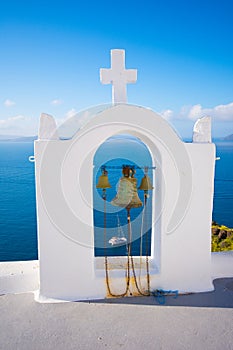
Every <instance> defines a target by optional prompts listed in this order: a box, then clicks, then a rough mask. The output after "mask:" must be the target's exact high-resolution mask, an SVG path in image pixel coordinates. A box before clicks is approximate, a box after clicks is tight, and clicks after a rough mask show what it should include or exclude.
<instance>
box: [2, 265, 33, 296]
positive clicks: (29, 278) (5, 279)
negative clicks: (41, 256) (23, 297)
mask: <svg viewBox="0 0 233 350" xmlns="http://www.w3.org/2000/svg"><path fill="white" fill-rule="evenodd" d="M38 288H39V261H38V260H32V261H13V262H0V294H11V293H26V292H30V291H35V290H37V289H38Z"/></svg>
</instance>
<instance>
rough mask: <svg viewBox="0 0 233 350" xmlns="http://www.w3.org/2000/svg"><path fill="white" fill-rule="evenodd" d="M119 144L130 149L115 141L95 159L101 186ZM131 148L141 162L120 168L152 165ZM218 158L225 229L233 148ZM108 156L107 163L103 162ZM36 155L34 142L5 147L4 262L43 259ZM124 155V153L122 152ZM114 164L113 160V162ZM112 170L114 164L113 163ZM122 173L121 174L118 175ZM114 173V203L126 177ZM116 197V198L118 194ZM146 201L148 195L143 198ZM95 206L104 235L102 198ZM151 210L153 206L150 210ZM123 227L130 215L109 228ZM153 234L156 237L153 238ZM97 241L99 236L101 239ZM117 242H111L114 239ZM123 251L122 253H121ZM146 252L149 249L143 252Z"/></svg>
mask: <svg viewBox="0 0 233 350" xmlns="http://www.w3.org/2000/svg"><path fill="white" fill-rule="evenodd" d="M116 142H118V144H120V147H121V149H122V150H123V149H125V148H126V147H125V145H124V143H123V141H122V140H119V139H118V140H117V139H115V140H113V142H112V143H111V142H110V141H108V144H106V145H105V146H103V149H102V151H101V149H99V151H98V152H99V154H98V155H97V157H96V158H95V163H96V167H95V169H96V172H94V178H95V181H97V179H98V176H99V175H100V171H99V165H101V164H103V161H104V162H105V163H106V161H105V159H106V153H107V152H109V153H110V155H111V156H113V155H114V151H113V148H114V147H113V146H114V145H115V144H116ZM125 142H127V148H129V147H128V146H130V147H131V149H132V147H133V149H134V150H135V147H137V148H136V151H135V152H134V154H136V155H137V156H138V161H137V162H135V160H134V161H133V162H132V163H129V162H130V161H131V160H130V159H129V157H127V154H120V156H118V157H117V155H115V156H114V157H112V158H114V159H115V161H114V165H115V164H116V160H117V162H118V163H119V164H125V163H129V164H136V163H138V164H139V165H145V164H147V165H148V163H149V162H150V159H149V158H148V159H146V157H147V155H146V156H145V154H146V153H145V150H144V148H143V147H144V145H143V144H140V143H135V140H133V139H131V140H127V141H125ZM216 146H217V156H218V157H220V158H221V159H220V160H218V161H217V162H216V174H215V195H214V209H213V220H215V221H217V222H218V223H220V224H224V225H227V226H229V227H233V171H232V168H233V142H216ZM103 154H104V157H105V158H104V157H103ZM31 155H33V142H25V143H16V142H12V143H9V142H0V261H17V260H33V259H37V257H38V255H37V231H36V200H35V178H34V163H31V162H29V161H28V157H29V156H31ZM118 155H119V152H118ZM109 158H111V157H110V156H109ZM108 165H109V166H112V165H113V163H111V160H109V162H108ZM117 171H118V170H117ZM110 173H111V172H110V171H109V180H110V181H112V182H113V183H114V186H113V187H112V189H111V190H110V192H109V198H111V199H113V198H114V196H115V194H116V186H115V185H116V184H115V182H116V178H119V177H120V176H121V174H120V173H119V172H118V173H117V172H115V173H114V172H112V175H111V174H110ZM142 176H143V173H140V170H139V171H138V172H137V177H139V179H140V178H142ZM114 191H115V192H114ZM139 195H140V198H141V200H143V195H142V194H139ZM95 196H96V198H94V203H96V209H95V211H94V219H95V226H96V227H95V232H98V230H102V224H101V223H102V222H103V217H102V216H103V213H102V211H101V210H100V209H99V208H100V206H101V205H102V204H101V201H100V199H99V198H100V196H101V193H100V192H99V191H98V192H96V193H95ZM148 208H149V209H148V210H150V205H148ZM132 213H133V214H132V215H134V216H135V217H136V216H137V215H139V213H140V209H135V210H132ZM118 217H119V220H120V223H121V224H123V225H124V224H125V223H126V221H125V220H126V216H125V213H124V211H121V212H119V213H117V215H115V216H114V215H113V216H112V218H111V217H110V216H108V223H107V224H108V225H109V227H110V226H111V225H113V226H114V227H116V226H117V220H118ZM149 234H150V232H149ZM96 236H97V235H96ZM108 238H111V237H108ZM99 243H100V242H96V245H97V246H96V249H95V253H96V254H97V255H98V254H100V255H101V248H98V245H100V246H101V243H100V244H99ZM117 249H118V253H119V254H120V255H124V254H125V250H124V249H125V248H122V247H120V248H117ZM119 249H120V250H119ZM133 249H134V251H135V254H137V251H138V244H137V242H136V243H135V246H134V247H133ZM143 249H144V250H145V246H144V247H143Z"/></svg>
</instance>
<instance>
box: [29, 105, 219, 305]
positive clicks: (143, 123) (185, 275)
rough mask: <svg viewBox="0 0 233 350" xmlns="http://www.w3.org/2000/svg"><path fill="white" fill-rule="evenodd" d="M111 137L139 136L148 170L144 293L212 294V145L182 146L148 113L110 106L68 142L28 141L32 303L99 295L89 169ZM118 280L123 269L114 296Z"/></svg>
mask: <svg viewBox="0 0 233 350" xmlns="http://www.w3.org/2000/svg"><path fill="white" fill-rule="evenodd" d="M118 133H129V134H131V135H134V136H137V137H138V138H140V139H141V140H142V141H143V142H144V143H145V144H146V145H147V147H148V148H149V150H150V152H151V155H152V161H153V165H155V166H156V174H155V188H156V191H154V194H153V199H152V202H153V226H152V241H153V242H152V256H151V258H150V265H151V266H150V267H151V289H158V288H162V289H166V290H179V292H200V291H208V290H212V289H213V284H212V275H211V253H210V245H211V215H212V203H213V183H214V166H215V145H214V144H211V143H206V144H201V143H195V144H186V143H183V142H182V141H181V140H180V139H179V137H178V136H177V135H176V133H175V132H174V130H173V129H172V128H171V126H170V125H169V124H168V123H167V122H166V121H165V120H163V119H162V118H161V117H160V116H159V115H157V114H156V113H154V112H153V111H151V110H148V109H144V108H141V107H136V106H129V105H117V106H113V107H112V108H109V109H106V110H105V111H103V112H100V113H99V114H98V115H97V116H96V117H95V118H93V119H91V120H89V121H88V122H87V124H86V125H84V126H83V127H82V129H80V130H79V131H78V132H77V133H76V135H75V136H74V137H73V138H72V139H71V140H58V141H56V140H52V141H44V140H39V141H36V142H35V161H36V195H37V220H38V243H39V260H40V293H39V297H41V298H42V299H44V298H56V299H61V300H77V299H78V300H83V299H93V298H104V297H106V295H107V294H106V282H105V277H104V265H103V264H102V274H101V273H100V272H101V266H100V268H98V269H97V268H96V266H97V265H99V264H96V262H97V260H98V258H95V257H94V249H93V248H94V247H93V246H94V237H93V192H92V188H93V173H92V171H93V170H92V169H93V158H94V155H95V152H96V150H97V149H98V147H99V146H100V145H101V144H102V143H103V142H104V141H105V140H106V139H107V138H109V137H110V136H112V135H115V134H118ZM120 259H121V260H122V259H123V262H124V258H119V260H120ZM100 265H101V262H100ZM118 271H119V270H118ZM137 273H138V271H137ZM122 276H124V270H123V271H122V272H121V271H119V276H118V277H115V278H112V285H113V288H114V291H115V292H116V293H119V292H120V291H122V288H123V286H122V280H123V279H122ZM123 282H124V281H123ZM145 282H146V279H144V281H142V284H144V286H145V288H146V284H145ZM132 292H133V291H132ZM133 293H134V292H133Z"/></svg>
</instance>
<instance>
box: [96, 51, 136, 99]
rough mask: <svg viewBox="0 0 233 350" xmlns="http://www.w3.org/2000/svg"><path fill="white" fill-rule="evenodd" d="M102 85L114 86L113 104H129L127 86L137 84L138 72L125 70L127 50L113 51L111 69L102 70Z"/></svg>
mask: <svg viewBox="0 0 233 350" xmlns="http://www.w3.org/2000/svg"><path fill="white" fill-rule="evenodd" d="M100 81H101V83H102V84H112V103H113V104H115V103H127V89H126V86H127V84H132V83H136V81H137V70H136V69H125V50H118V49H115V50H111V68H110V69H105V68H101V69H100Z"/></svg>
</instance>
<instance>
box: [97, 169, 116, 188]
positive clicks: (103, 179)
mask: <svg viewBox="0 0 233 350" xmlns="http://www.w3.org/2000/svg"><path fill="white" fill-rule="evenodd" d="M111 187H112V186H111V185H110V183H109V180H108V172H107V171H106V170H105V169H104V170H103V171H102V175H100V177H99V179H98V184H97V185H96V188H102V189H106V188H111Z"/></svg>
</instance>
